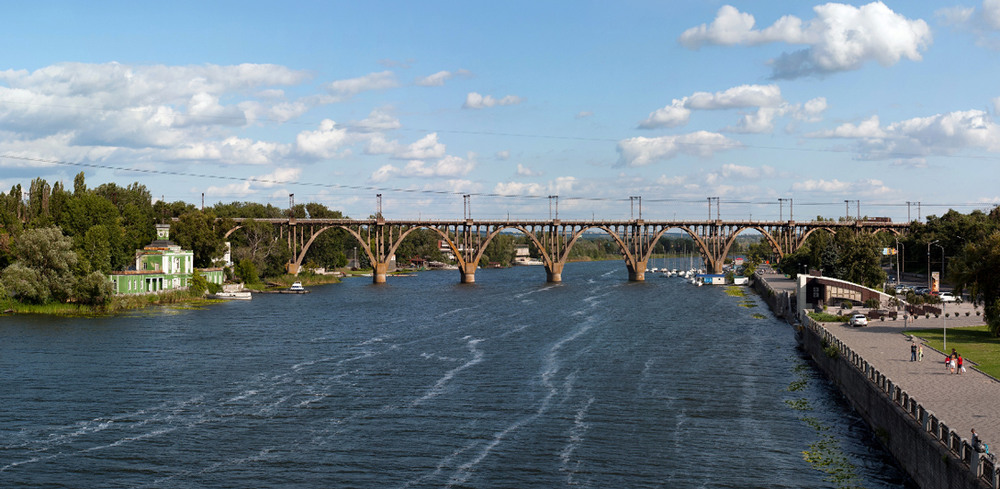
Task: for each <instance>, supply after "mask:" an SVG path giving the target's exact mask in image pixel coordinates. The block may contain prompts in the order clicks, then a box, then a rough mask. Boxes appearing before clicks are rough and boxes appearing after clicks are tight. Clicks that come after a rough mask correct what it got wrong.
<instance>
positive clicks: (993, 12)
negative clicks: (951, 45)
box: [935, 0, 1000, 49]
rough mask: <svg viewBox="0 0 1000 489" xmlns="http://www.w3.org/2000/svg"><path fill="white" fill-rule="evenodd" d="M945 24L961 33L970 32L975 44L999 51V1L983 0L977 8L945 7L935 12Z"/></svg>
mask: <svg viewBox="0 0 1000 489" xmlns="http://www.w3.org/2000/svg"><path fill="white" fill-rule="evenodd" d="M935 15H937V17H938V18H939V19H941V21H942V22H943V23H945V24H949V25H952V26H954V27H955V28H957V29H958V30H959V31H961V32H970V33H972V34H973V36H974V37H975V39H976V43H977V44H979V45H980V46H985V47H988V48H990V49H1000V40H998V39H997V37H996V34H997V32H998V31H1000V0H983V3H982V5H981V6H980V7H979V8H974V7H957V6H956V7H947V8H943V9H940V10H938V11H936V12H935Z"/></svg>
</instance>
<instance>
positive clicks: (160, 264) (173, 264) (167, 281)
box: [108, 224, 224, 294]
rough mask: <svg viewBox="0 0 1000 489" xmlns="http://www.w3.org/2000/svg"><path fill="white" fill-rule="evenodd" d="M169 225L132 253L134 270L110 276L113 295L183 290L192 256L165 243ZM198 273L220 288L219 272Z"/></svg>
mask: <svg viewBox="0 0 1000 489" xmlns="http://www.w3.org/2000/svg"><path fill="white" fill-rule="evenodd" d="M169 237H170V225H168V224H157V225H156V240H155V241H153V242H152V243H150V244H148V245H146V247H145V248H143V249H141V250H136V252H135V268H134V269H132V270H125V271H121V272H114V273H112V274H111V275H109V276H108V279H109V280H110V281H111V283H112V284H113V285H114V288H115V293H116V294H147V293H150V292H159V291H162V290H175V289H186V288H187V287H188V286H189V285H190V281H191V276H192V275H193V274H194V252H193V251H191V250H182V249H181V247H180V246H178V245H177V244H175V243H173V242H172V241H170V240H169ZM198 272H199V273H200V274H201V275H202V276H204V277H205V279H206V280H207V281H209V282H211V283H217V284H222V281H223V278H224V277H223V272H222V269H221V268H204V269H200V270H198Z"/></svg>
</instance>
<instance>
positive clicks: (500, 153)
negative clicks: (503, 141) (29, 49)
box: [496, 149, 510, 161]
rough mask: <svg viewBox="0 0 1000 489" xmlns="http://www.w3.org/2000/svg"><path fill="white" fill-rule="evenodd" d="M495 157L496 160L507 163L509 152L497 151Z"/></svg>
mask: <svg viewBox="0 0 1000 489" xmlns="http://www.w3.org/2000/svg"><path fill="white" fill-rule="evenodd" d="M496 156H497V159H498V160H500V161H507V160H509V159H510V151H508V150H506V149H505V150H502V151H497V155H496Z"/></svg>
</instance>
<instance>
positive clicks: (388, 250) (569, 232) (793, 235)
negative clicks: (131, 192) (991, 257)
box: [226, 218, 910, 283]
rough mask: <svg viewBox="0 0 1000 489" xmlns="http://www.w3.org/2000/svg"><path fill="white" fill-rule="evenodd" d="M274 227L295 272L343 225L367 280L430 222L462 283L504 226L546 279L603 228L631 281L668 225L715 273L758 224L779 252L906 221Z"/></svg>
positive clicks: (381, 275)
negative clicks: (526, 245)
mask: <svg viewBox="0 0 1000 489" xmlns="http://www.w3.org/2000/svg"><path fill="white" fill-rule="evenodd" d="M249 220H251V219H250V218H235V219H232V221H235V222H236V224H237V225H236V227H234V228H232V229H230V230H229V231H228V232H227V233H226V236H227V237H228V236H229V235H230V234H232V233H233V232H234V231H236V230H237V229H239V228H240V227H241V226H242V223H243V222H245V221H249ZM253 220H254V221H257V222H267V223H271V224H272V225H274V226H277V227H278V228H279V235H280V236H281V237H282V239H286V240H287V243H288V247H289V249H291V250H292V259H291V261H289V263H288V265H287V267H288V271H289V273H293V274H298V273H299V269H300V268H301V267H302V262H303V260H304V259H305V256H306V252H308V251H309V247H310V246H311V245H312V243H313V241H315V240H316V237H317V236H319V235H320V234H322V233H323V232H324V231H327V230H329V229H343V230H346V231H347V232H348V233H350V234H351V236H353V237H354V239H356V240H357V241H358V244H359V246H360V248H361V249H362V250H364V253H365V254H366V255H367V256H368V259H369V260H370V261H371V263H372V267H373V271H372V277H373V278H372V280H373V281H374V282H375V283H384V282H385V280H386V273H387V272H388V266H389V258H390V257H392V256H393V254H395V252H396V249H397V248H398V247H399V245H400V243H402V242H403V239H405V238H406V236H407V235H409V234H410V233H411V232H413V231H414V230H416V229H429V230H432V231H436V232H437V233H438V234H439V235H441V239H442V241H444V242H446V243H447V244H448V246H449V247H450V248H451V250H452V252H453V253H454V254H455V257H456V260H457V261H458V268H459V272H460V273H461V281H462V283H472V282H475V280H476V268H478V266H479V262H480V259H481V258H482V257H483V253H484V251H485V250H486V246H487V245H489V243H490V241H492V240H493V238H495V237H496V236H497V235H499V234H500V233H502V232H504V231H511V230H514V231H519V232H521V233H523V234H524V235H525V236H527V238H528V239H529V240H531V242H532V243H533V244H534V245H535V246H536V247H537V248H538V250H539V251H540V252H541V254H542V257H541V258H542V261H543V263H544V265H545V272H546V278H547V280H548V281H549V282H560V281H562V270H563V267H564V266H565V265H566V262H567V260H568V259H569V252H570V250H571V249H572V248H573V245H574V244H575V243H576V241H577V240H578V239H579V238H580V237H581V236H583V235H584V233H588V232H603V233H605V234H607V235H608V236H609V237H610V238H611V239H613V240H614V241H615V242H616V243H617V244H618V247H619V249H620V251H621V254H622V257H623V258H624V260H625V266H626V268H627V269H628V278H629V280H631V281H642V280H645V271H646V266H647V264H648V263H649V257H650V256H651V255H652V254H653V248H654V246H655V245H656V243H657V241H659V239H660V237H662V236H663V234H664V233H666V232H667V231H669V230H672V229H676V230H680V231H682V232H684V233H686V234H687V235H688V236H690V237H691V239H692V240H694V242H695V244H696V245H697V246H698V251H699V253H700V254H701V258H702V260H704V262H705V265H706V267H707V268H708V270H709V271H710V272H712V273H721V272H722V265H723V263H724V261H725V259H726V255H727V254H728V253H729V249H730V247H732V245H733V243H734V242H735V241H736V237H737V236H738V235H739V234H740V233H742V232H744V231H747V230H751V229H753V230H756V231H758V232H760V233H761V235H762V236H763V237H764V238H765V239H766V240H767V242H768V243H770V244H771V248H772V249H773V250H774V252H775V253H776V254H777V255H778V256H779V260H780V257H784V256H785V255H787V254H789V253H792V252H794V251H795V250H797V249H799V247H801V246H802V244H803V243H805V241H806V238H808V237H809V235H811V234H812V233H814V232H816V231H817V230H825V231H827V232H830V233H833V234H835V233H836V232H837V230H839V229H845V228H848V229H855V230H858V231H861V232H869V233H876V232H880V231H885V232H891V233H894V234H901V233H905V232H906V231H908V230H909V229H910V223H893V222H888V221H886V220H858V221H841V222H834V221H752V220H740V221H724V220H704V221H677V220H671V221H645V220H642V219H632V220H621V221H605V220H574V221H566V220H558V219H556V220H547V221H546V220H517V219H510V220H475V219H463V220H429V219H419V220H387V219H384V218H371V219H295V218H280V219H274V218H271V219H253Z"/></svg>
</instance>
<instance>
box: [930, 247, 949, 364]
mask: <svg viewBox="0 0 1000 489" xmlns="http://www.w3.org/2000/svg"><path fill="white" fill-rule="evenodd" d="M934 246H937V247H938V248H941V276H940V277H938V296H939V297H940V295H941V282H942V281H943V280H944V246H941V245H939V244H937V242H936V241H935V243H934ZM927 271H928V273H930V267H929V266H928V267H927ZM944 307H945V302H944V301H941V330H942V333H941V336H942V338H943V340H944V351H945V352H946V353H947V352H948V316H947V315H946V314H945V313H944Z"/></svg>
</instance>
